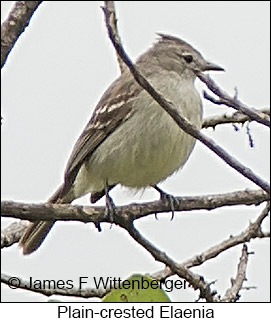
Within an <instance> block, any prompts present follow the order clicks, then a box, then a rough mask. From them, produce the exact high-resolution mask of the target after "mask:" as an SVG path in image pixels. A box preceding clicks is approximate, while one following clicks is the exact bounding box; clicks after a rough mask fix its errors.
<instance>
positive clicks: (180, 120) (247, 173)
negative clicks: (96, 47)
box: [103, 3, 270, 193]
mask: <svg viewBox="0 0 271 323" xmlns="http://www.w3.org/2000/svg"><path fill="white" fill-rule="evenodd" d="M105 5H106V3H105ZM103 10H104V14H105V21H106V26H107V29H108V34H109V38H110V39H111V41H112V44H113V45H114V47H115V49H116V51H117V52H118V54H119V56H120V57H121V58H122V60H123V61H124V62H125V64H126V65H127V66H128V68H129V69H130V71H131V73H132V75H133V76H134V78H135V79H136V81H137V82H138V83H139V84H140V85H141V86H142V87H143V88H144V89H145V90H146V91H147V92H148V93H149V94H150V95H151V96H152V98H153V99H154V100H155V101H156V102H157V103H158V104H159V105H160V106H161V107H162V108H163V109H164V110H165V111H167V113H168V114H169V115H170V116H171V117H172V118H173V120H174V121H175V122H176V123H177V124H178V125H179V127H180V128H181V129H183V130H184V131H185V132H187V133H188V134H190V135H191V136H193V137H194V138H196V139H198V140H199V141H201V142H202V143H203V144H205V145H206V146H207V147H208V148H209V149H210V150H212V151H213V152H214V153H216V155H218V156H219V157H220V158H221V159H222V160H224V161H225V162H226V163H227V164H228V165H230V166H231V167H232V168H234V169H235V170H236V171H237V172H239V173H240V174H242V175H243V176H244V177H246V178H248V179H249V180H251V181H252V182H253V183H255V184H256V185H258V186H260V187H261V188H262V189H263V190H265V191H266V192H268V193H270V185H269V184H268V183H267V182H266V181H265V180H263V179H262V178H260V177H259V176H258V175H256V174H255V173H254V172H252V170H251V169H250V168H248V167H246V166H244V165H243V164H241V163H240V162H239V161H238V160H237V159H236V158H234V157H233V156H231V155H230V154H228V153H227V152H226V151H225V150H224V149H223V148H221V147H220V146H219V145H218V144H216V143H215V142H214V141H213V140H212V139H211V138H209V137H207V136H206V135H204V134H203V133H201V132H200V131H198V129H197V128H196V127H195V126H194V125H193V124H191V123H190V122H189V121H188V120H186V119H185V118H184V117H183V116H181V115H180V114H178V113H177V112H176V109H175V108H174V105H173V104H172V103H171V102H169V101H167V100H166V99H165V98H164V97H163V96H162V95H160V94H159V93H158V92H157V91H155V89H154V88H153V87H152V86H151V85H150V84H149V82H148V81H147V80H146V79H145V78H144V76H143V75H142V73H141V72H139V71H138V70H137V69H136V68H135V66H134V65H133V63H132V61H131V60H130V58H129V57H128V55H127V54H126V52H125V51H124V49H123V46H122V44H121V43H120V42H119V39H118V37H116V35H115V34H114V30H113V29H112V27H111V25H110V19H111V18H110V16H111V12H110V10H109V9H108V8H107V7H106V6H105V7H104V8H103Z"/></svg>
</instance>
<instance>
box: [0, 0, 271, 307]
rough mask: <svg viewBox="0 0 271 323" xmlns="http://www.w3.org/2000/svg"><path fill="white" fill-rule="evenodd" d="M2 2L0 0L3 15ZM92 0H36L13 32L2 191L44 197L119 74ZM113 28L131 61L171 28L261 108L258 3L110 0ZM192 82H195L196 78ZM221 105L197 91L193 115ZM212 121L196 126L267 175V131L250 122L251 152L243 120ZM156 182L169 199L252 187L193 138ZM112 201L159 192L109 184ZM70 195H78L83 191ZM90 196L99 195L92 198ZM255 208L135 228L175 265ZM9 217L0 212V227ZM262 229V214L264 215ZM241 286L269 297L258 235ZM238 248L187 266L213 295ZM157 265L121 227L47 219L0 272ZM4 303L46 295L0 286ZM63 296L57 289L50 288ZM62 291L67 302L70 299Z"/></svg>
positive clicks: (109, 271)
mask: <svg viewBox="0 0 271 323" xmlns="http://www.w3.org/2000/svg"><path fill="white" fill-rule="evenodd" d="M12 3H13V2H11V1H2V2H1V4H2V20H3V19H5V17H6V15H7V12H8V10H9V9H10V7H11V5H12ZM101 5H102V2H98V1H69V2H66V1H63V2H60V1H50V2H44V3H43V4H42V5H41V6H40V7H39V8H38V10H37V12H36V13H35V14H34V17H33V19H32V20H31V23H30V25H29V27H28V28H27V29H26V31H25V33H24V34H23V35H22V36H21V37H20V39H19V41H17V43H16V45H15V48H14V49H13V51H12V53H11V54H10V55H9V57H8V60H7V62H6V65H5V66H4V68H3V70H2V117H3V120H2V180H1V185H2V200H14V201H17V202H19V201H22V202H33V203H41V202H45V201H46V200H47V199H48V197H49V196H50V195H51V194H52V193H53V192H54V190H55V189H56V188H57V187H58V185H59V184H60V183H61V182H62V179H63V171H64V169H65V165H66V162H67V159H68V157H69V154H70V152H71V149H72V147H73V144H74V143H75V141H76V139H77V137H78V136H79V134H80V132H81V131H82V129H83V127H84V126H85V124H86V123H87V121H88V119H89V118H90V116H91V113H92V111H93V109H94V108H95V105H96V103H97V102H98V100H99V98H100V97H101V95H102V94H103V92H104V91H105V90H106V88H107V87H108V86H109V85H110V83H111V82H112V81H113V80H114V79H115V78H116V77H117V76H118V75H119V70H118V65H117V61H116V56H115V53H114V50H113V46H112V44H111V43H110V41H109V39H108V37H107V33H106V28H105V24H104V19H103V13H102V10H101V8H100V6H101ZM116 11H117V16H118V21H119V31H120V35H121V38H122V41H123V44H124V46H125V49H126V50H127V53H128V54H129V55H130V56H131V57H132V58H133V59H135V58H136V57H137V56H138V55H139V54H141V53H142V52H144V51H145V50H146V49H147V48H148V47H149V46H151V44H152V43H153V42H154V41H155V39H156V33H157V32H163V33H168V34H172V35H175V36H178V37H180V38H182V39H184V40H186V41H188V42H189V43H191V45H192V46H194V47H195V48H196V49H198V50H199V51H200V52H201V53H202V54H203V56H204V57H206V58H207V59H208V60H210V61H213V62H215V63H217V64H219V65H221V66H223V67H224V68H225V70H226V72H225V73H221V72H220V73H218V72H213V73H211V74H212V77H213V78H214V79H215V80H216V81H217V82H218V84H219V85H220V86H221V87H222V88H223V89H224V90H226V91H228V92H229V93H230V94H233V93H234V88H235V87H237V89H238V96H239V98H240V100H241V101H243V102H244V103H245V104H247V105H248V106H250V107H256V108H262V107H267V106H269V99H270V98H269V92H270V90H269V88H270V83H269V77H270V74H269V73H270V72H269V70H270V66H269V55H270V49H269V46H270V42H269V37H270V34H269V30H270V28H269V27H270V26H269V25H270V17H269V2H267V1H215V2H213V1H199V2H198V1H174V2H173V1H155V2H151V1H141V2H135V1H131V2H130V1H129V2H128V1H123V2H116ZM196 85H197V88H198V89H199V91H202V89H203V88H204V87H203V86H202V85H201V84H200V81H197V82H196ZM225 111H229V112H230V109H229V108H225V107H221V106H217V105H213V104H211V103H210V102H207V101H206V100H204V115H205V116H209V115H214V114H220V113H223V112H225ZM239 128H240V130H239V131H237V132H236V131H235V130H234V128H233V126H232V125H227V126H219V127H217V128H216V130H215V131H213V130H211V129H208V130H204V133H205V134H207V135H208V136H210V137H211V138H213V139H214V140H215V141H216V142H218V143H220V144H221V145H222V147H224V148H225V149H227V150H228V151H229V152H230V153H231V154H233V155H234V156H235V157H236V158H237V159H238V160H240V161H241V162H243V163H244V164H245V165H246V166H248V167H251V168H252V169H253V170H254V171H255V172H256V173H257V174H258V175H260V176H261V177H262V178H265V179H266V180H267V179H268V178H269V133H268V131H267V129H266V127H264V126H260V125H258V124H255V123H251V125H250V129H251V133H252V136H253V140H254V143H255V147H254V148H253V149H252V148H250V147H249V140H248V137H247V135H246V128H245V127H243V128H242V127H239ZM161 187H162V188H163V189H164V190H165V191H167V192H168V193H171V194H175V195H178V196H182V195H183V196H189V195H200V194H213V193H227V192H231V191H235V190H242V189H246V188H250V189H255V188H256V186H255V185H254V184H252V183H251V182H249V181H248V180H246V179H245V178H243V177H242V176H241V175H240V174H238V173H237V172H236V171H235V170H233V169H231V168H230V167H228V166H226V165H225V163H223V162H222V161H221V160H220V159H219V158H218V157H217V156H216V155H214V154H213V153H212V152H211V151H209V150H208V149H207V148H206V147H204V146H203V145H202V144H200V143H197V145H196V148H195V150H194V151H193V153H192V155H191V157H190V159H189V161H188V163H187V164H186V165H185V167H184V168H183V170H182V171H181V172H179V173H178V174H176V175H174V176H172V177H171V178H169V179H168V180H166V181H165V182H164V183H163V184H162V185H161ZM111 196H112V198H113V199H114V201H115V203H116V204H117V205H120V204H129V203H132V202H139V201H152V200H155V199H158V198H159V195H158V194H157V192H155V191H154V190H152V189H148V190H146V191H145V192H143V193H142V192H141V193H138V194H136V195H135V194H132V193H131V192H129V191H128V190H127V189H125V188H115V189H114V190H113V191H112V194H111ZM76 203H77V204H78V203H84V204H89V200H88V197H85V198H83V199H80V200H78V201H76ZM99 204H100V205H103V204H104V200H102V201H101V202H100V203H99ZM262 209H263V206H260V207H253V206H252V207H230V208H222V209H217V210H215V211H212V212H207V211H195V212H189V213H176V214H175V218H174V220H173V221H170V216H171V215H170V214H166V215H164V214H161V215H159V216H158V218H159V220H158V221H157V220H155V218H154V216H149V217H147V218H144V219H142V220H140V221H136V226H137V228H138V229H139V230H140V231H141V232H142V234H144V236H146V237H147V238H148V239H149V240H150V241H151V242H153V243H154V244H155V245H156V246H157V247H159V248H160V249H161V250H163V251H165V252H166V253H167V254H168V255H169V256H170V257H173V258H174V260H176V261H178V262H182V261H184V260H186V259H187V258H190V257H192V256H193V255H195V254H196V253H200V252H202V251H204V250H206V249H207V248H209V247H211V246H213V245H214V244H216V243H218V242H221V241H222V240H224V239H226V238H228V237H229V236H230V235H231V234H237V233H239V232H240V231H242V230H243V229H244V228H245V227H246V226H247V225H248V223H249V220H251V221H253V220H255V218H256V217H257V215H258V214H259V213H260V211H261V210H262ZM12 221H13V220H12V219H11V220H7V219H4V220H3V221H2V225H3V226H6V225H7V224H8V223H10V222H12ZM264 228H265V229H266V230H267V228H268V223H267V220H266V221H265V223H264ZM248 247H249V251H254V252H255V254H254V255H251V256H249V262H248V270H247V279H248V280H247V281H246V282H245V285H246V286H257V289H252V290H249V291H246V290H244V291H242V292H241V295H242V297H241V301H268V300H269V298H270V290H269V286H270V282H269V273H270V268H269V263H270V261H269V241H268V240H267V239H266V240H259V241H258V240H256V241H252V242H251V243H250V244H249V245H248ZM241 248H242V246H241V245H240V246H238V247H235V248H233V249H232V250H230V251H227V252H225V253H223V254H222V255H220V256H219V257H217V258H216V259H214V260H211V261H208V262H207V263H205V264H204V265H202V266H200V267H198V268H193V271H194V272H196V273H199V274H201V275H203V276H204V277H205V279H206V280H207V281H214V280H217V282H216V284H215V287H214V288H215V289H216V290H217V291H218V293H219V294H222V295H223V293H224V292H225V290H226V289H227V288H228V287H229V286H230V278H231V277H234V276H235V274H236V269H237V264H238V260H239V258H240V255H241ZM162 268H163V266H162V264H160V263H158V262H156V261H154V259H153V258H152V257H151V256H150V255H149V254H148V253H147V251H145V250H144V249H143V248H142V247H141V246H139V245H137V244H136V243H135V242H134V241H133V240H132V238H130V237H129V236H128V234H127V233H126V232H124V231H123V230H121V229H120V228H118V227H116V226H112V228H110V225H106V224H102V232H101V233H98V232H97V230H96V229H95V228H94V225H93V224H82V223H76V222H70V223H58V224H57V225H56V226H55V228H54V229H53V230H52V232H51V233H50V235H49V236H48V238H47V239H46V241H45V243H44V244H43V245H42V247H41V248H40V249H39V250H38V251H37V252H36V253H34V254H32V255H30V256H28V257H23V256H22V255H21V251H20V250H19V249H18V247H17V245H14V246H12V247H11V248H7V249H6V250H3V252H2V272H3V273H6V274H9V275H13V276H18V277H21V278H25V279H29V277H30V276H31V277H33V278H34V279H55V280H56V279H64V280H67V279H73V280H75V281H76V280H77V279H78V277H79V276H89V277H94V276H96V277H100V276H104V277H108V276H111V277H112V276H113V277H121V278H122V279H125V278H127V277H128V276H129V275H131V274H133V273H142V274H144V273H154V272H156V271H158V270H160V269H162ZM2 292H3V294H2V297H3V299H2V300H3V301H45V300H46V297H44V296H42V295H38V294H34V293H30V292H26V291H22V290H16V291H15V290H10V289H9V288H8V287H7V286H2ZM169 297H170V298H171V299H172V300H175V301H194V300H195V299H196V298H197V293H195V292H194V291H191V290H189V291H188V292H183V291H181V292H176V291H174V292H172V293H170V294H169ZM54 298H58V299H63V298H61V297H54ZM69 300H70V299H69Z"/></svg>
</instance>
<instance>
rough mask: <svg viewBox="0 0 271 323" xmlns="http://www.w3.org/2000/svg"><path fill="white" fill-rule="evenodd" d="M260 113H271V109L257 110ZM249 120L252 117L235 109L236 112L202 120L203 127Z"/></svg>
mask: <svg viewBox="0 0 271 323" xmlns="http://www.w3.org/2000/svg"><path fill="white" fill-rule="evenodd" d="M257 112H258V113H260V114H261V115H264V114H266V115H270V109H269V108H265V109H259V110H257ZM247 121H251V119H250V118H249V117H248V116H247V115H246V114H244V113H242V112H240V111H235V112H234V113H231V114H228V113H225V114H222V115H216V116H211V117H207V118H205V119H204V120H203V122H202V128H209V127H212V128H215V127H216V126H217V125H223V124H229V123H245V122H247Z"/></svg>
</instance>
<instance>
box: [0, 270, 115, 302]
mask: <svg viewBox="0 0 271 323" xmlns="http://www.w3.org/2000/svg"><path fill="white" fill-rule="evenodd" d="M1 282H2V283H4V284H6V285H8V286H9V287H10V288H11V289H18V288H19V289H24V290H27V291H31V292H35V293H39V294H42V295H45V296H52V295H61V296H74V297H83V298H90V297H99V298H102V297H104V296H105V295H106V294H107V293H108V292H109V291H110V290H109V289H100V288H99V289H97V288H84V289H79V288H70V289H69V288H38V287H36V288H35V287H34V286H33V283H32V284H31V283H30V281H27V280H24V279H22V278H18V277H14V276H13V277H12V276H9V275H6V274H1Z"/></svg>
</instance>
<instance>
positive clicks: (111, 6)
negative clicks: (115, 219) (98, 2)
mask: <svg viewBox="0 0 271 323" xmlns="http://www.w3.org/2000/svg"><path fill="white" fill-rule="evenodd" d="M105 2H106V3H107V8H108V9H109V10H110V12H111V13H112V14H111V16H110V21H109V23H110V25H111V28H112V30H114V34H115V35H116V37H118V41H119V42H120V41H121V40H120V36H119V32H118V26H117V18H116V10H115V3H114V1H105ZM116 54H117V59H118V64H119V68H120V71H121V74H122V73H124V72H125V70H127V69H128V68H127V66H126V64H125V63H124V62H123V60H122V59H121V58H120V56H119V54H118V52H117V51H116Z"/></svg>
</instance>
